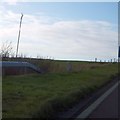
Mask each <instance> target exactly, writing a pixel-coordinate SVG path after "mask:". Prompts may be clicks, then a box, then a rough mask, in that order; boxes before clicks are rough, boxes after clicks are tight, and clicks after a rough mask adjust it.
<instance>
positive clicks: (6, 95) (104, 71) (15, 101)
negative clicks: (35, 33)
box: [2, 64, 118, 119]
mask: <svg viewBox="0 0 120 120" xmlns="http://www.w3.org/2000/svg"><path fill="white" fill-rule="evenodd" d="M93 66H94V65H93ZM90 68H91V69H83V70H82V71H74V72H71V73H67V72H62V73H47V74H42V75H38V74H34V75H29V76H28V75H21V76H7V77H4V78H3V86H2V87H3V91H2V92H3V118H32V117H39V118H41V119H43V118H51V117H53V116H54V114H56V112H58V111H63V110H65V109H68V108H69V107H72V106H73V105H74V104H75V103H77V102H78V101H79V100H80V99H82V98H83V97H85V95H87V94H89V93H91V92H93V91H95V90H96V89H98V88H100V87H101V86H102V85H104V84H105V83H107V82H108V81H110V80H111V79H112V76H114V75H115V74H117V72H118V70H117V68H118V67H117V64H107V65H104V66H103V65H102V67H96V66H95V67H90Z"/></svg>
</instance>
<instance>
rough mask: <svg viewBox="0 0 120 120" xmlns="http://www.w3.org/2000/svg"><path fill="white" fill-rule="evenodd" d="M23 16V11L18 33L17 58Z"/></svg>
mask: <svg viewBox="0 0 120 120" xmlns="http://www.w3.org/2000/svg"><path fill="white" fill-rule="evenodd" d="M22 18H23V14H22V13H21V18H20V26H19V33H18V42H17V50H16V58H17V55H18V48H19V40H20V32H21V24H22Z"/></svg>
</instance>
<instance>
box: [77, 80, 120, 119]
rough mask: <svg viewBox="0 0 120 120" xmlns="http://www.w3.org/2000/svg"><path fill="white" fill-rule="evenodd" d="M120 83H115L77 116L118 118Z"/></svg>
mask: <svg viewBox="0 0 120 120" xmlns="http://www.w3.org/2000/svg"><path fill="white" fill-rule="evenodd" d="M119 102H120V84H119V82H117V83H115V84H114V85H113V86H112V87H111V88H109V89H108V90H107V91H106V92H105V93H104V94H103V95H101V96H100V97H99V98H98V99H97V100H96V101H95V102H94V103H92V104H91V105H90V106H88V107H87V108H86V109H85V110H84V111H82V112H81V113H80V114H79V115H78V116H77V119H78V118H84V119H86V118H89V119H93V118H114V119H120V103H119Z"/></svg>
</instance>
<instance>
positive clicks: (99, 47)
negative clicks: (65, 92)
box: [0, 1, 118, 61]
mask: <svg viewBox="0 0 120 120" xmlns="http://www.w3.org/2000/svg"><path fill="white" fill-rule="evenodd" d="M21 13H23V19H22V27H21V36H20V43H19V51H18V52H19V54H24V55H26V56H30V57H37V56H39V57H47V56H48V57H51V58H54V59H60V60H87V61H88V60H94V59H95V58H98V60H110V59H114V58H117V56H118V30H117V29H118V3H117V2H16V1H15V2H10V1H9V2H3V3H2V4H0V18H1V19H0V39H1V41H0V44H1V45H2V43H4V42H5V41H6V40H7V41H12V45H13V50H14V52H15V51H16V46H17V37H18V29H19V22H20V17H21Z"/></svg>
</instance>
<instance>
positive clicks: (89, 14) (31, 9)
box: [5, 2, 118, 23]
mask: <svg viewBox="0 0 120 120" xmlns="http://www.w3.org/2000/svg"><path fill="white" fill-rule="evenodd" d="M117 5H118V3H117V2H81V3H79V2H56V3H55V2H49V3H47V2H42V3H40V2H27V3H23V2H22V3H17V4H16V5H14V6H13V5H9V4H5V6H6V8H7V9H8V10H12V11H14V12H16V13H21V12H23V13H24V14H35V13H38V12H41V13H44V14H45V15H49V16H53V17H59V18H62V19H64V20H83V19H88V20H105V21H109V22H112V23H117V20H118V19H116V18H117V16H118V8H117Z"/></svg>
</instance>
